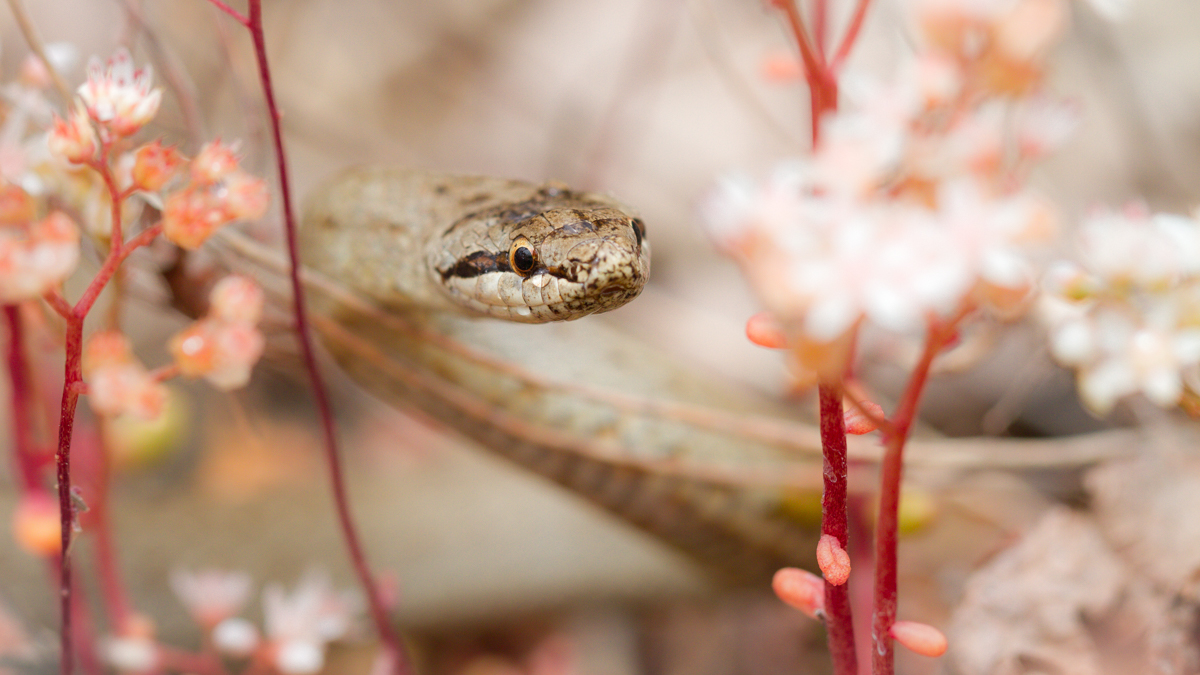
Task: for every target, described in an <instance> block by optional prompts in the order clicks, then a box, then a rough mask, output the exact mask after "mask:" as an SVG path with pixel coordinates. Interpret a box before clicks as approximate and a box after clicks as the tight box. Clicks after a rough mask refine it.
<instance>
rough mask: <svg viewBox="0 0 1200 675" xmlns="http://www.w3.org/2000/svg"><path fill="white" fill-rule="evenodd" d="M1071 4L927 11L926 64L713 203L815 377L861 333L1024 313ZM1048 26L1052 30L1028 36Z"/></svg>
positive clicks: (987, 4)
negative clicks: (1030, 171) (975, 313)
mask: <svg viewBox="0 0 1200 675" xmlns="http://www.w3.org/2000/svg"><path fill="white" fill-rule="evenodd" d="M1065 1H1066V0H1005V1H1004V2H999V1H990V0H984V1H983V2H972V3H966V2H960V1H953V2H952V1H950V0H926V1H924V2H920V3H916V5H915V6H914V11H915V13H916V16H915V22H914V23H915V24H916V25H918V26H919V27H920V28H921V32H922V35H921V37H922V39H923V41H924V43H925V46H926V49H925V50H924V51H923V52H922V53H920V54H918V55H917V56H916V57H914V58H913V60H912V61H911V62H909V63H908V64H906V65H904V66H902V67H901V69H900V74H899V77H898V78H897V80H896V81H895V82H894V83H892V84H890V85H888V86H883V85H880V84H877V83H872V82H866V81H853V80H851V79H849V78H846V81H845V84H844V86H843V88H842V96H841V103H842V109H841V110H840V111H838V112H837V113H836V114H833V115H829V116H827V117H826V118H825V119H824V120H823V123H822V136H821V141H820V143H819V145H818V147H817V148H816V149H815V150H814V153H813V154H812V156H811V157H808V158H805V159H801V160H794V161H791V162H787V163H784V164H782V165H780V166H779V167H778V168H776V169H775V171H774V172H773V173H772V174H771V175H770V176H769V177H768V178H767V179H766V180H765V181H761V182H760V181H755V180H752V179H749V178H746V177H744V176H734V177H730V178H727V179H725V180H724V181H722V182H721V183H720V184H719V185H718V186H717V188H716V189H715V190H714V192H713V193H712V194H711V195H710V196H709V198H708V199H707V200H706V201H705V203H704V205H703V207H702V209H703V214H702V215H703V216H704V217H705V221H706V223H707V225H708V229H709V231H710V233H711V234H712V236H713V238H714V239H715V240H716V242H717V243H718V245H719V246H721V247H722V248H723V249H724V250H725V251H726V252H727V253H728V254H730V255H731V256H732V257H733V258H735V259H736V260H737V261H738V262H739V263H740V264H741V266H742V268H743V272H744V273H745V275H746V277H747V279H748V280H749V281H750V284H751V286H752V287H753V288H754V290H755V291H756V293H757V294H758V296H759V298H760V299H761V300H762V302H763V303H764V305H765V307H766V309H767V310H768V311H769V312H770V313H771V314H772V315H773V316H774V317H775V318H776V320H777V321H778V323H779V324H780V325H781V326H782V327H783V328H784V330H785V331H786V333H787V334H788V335H789V336H790V337H791V338H792V341H793V344H792V346H793V348H794V353H795V354H797V355H798V356H799V358H800V360H801V361H802V363H801V365H802V366H803V367H805V368H806V369H807V370H808V371H811V373H814V374H817V375H819V374H821V372H823V370H824V369H828V370H830V373H831V374H836V373H838V372H840V371H841V369H842V368H844V359H842V358H831V356H832V357H836V356H838V355H846V354H848V353H849V350H848V349H846V348H845V347H844V345H846V344H848V343H849V342H850V341H851V339H852V335H853V334H854V331H855V329H856V328H857V327H858V326H859V325H860V324H861V323H862V322H863V321H868V322H870V323H873V324H875V325H877V326H880V327H882V328H884V329H886V330H890V331H897V332H902V333H919V332H920V331H922V330H923V329H924V328H925V326H926V325H927V322H928V321H929V320H930V319H935V318H939V317H941V318H947V317H949V316H952V315H954V314H955V313H957V312H961V311H965V310H967V309H970V308H975V307H984V308H989V309H992V310H994V311H997V312H999V313H1001V314H1004V315H1011V314H1015V313H1016V312H1018V311H1020V310H1022V309H1023V308H1024V307H1025V306H1026V304H1027V302H1028V300H1029V298H1030V297H1031V292H1032V290H1033V289H1034V288H1035V286H1036V278H1037V273H1036V266H1035V265H1034V264H1033V263H1034V256H1035V255H1036V254H1037V252H1038V249H1039V247H1040V245H1041V244H1043V243H1044V242H1046V241H1047V240H1048V239H1050V238H1051V237H1052V235H1053V233H1054V230H1055V220H1056V219H1055V216H1054V213H1053V211H1052V210H1051V208H1050V207H1049V206H1048V205H1047V204H1046V203H1045V202H1044V201H1043V200H1041V199H1040V198H1038V197H1037V196H1035V195H1033V194H1032V193H1030V192H1028V191H1025V190H1022V189H1021V187H1020V186H1021V184H1022V181H1021V178H1022V174H1023V172H1024V171H1025V167H1026V166H1027V164H1028V162H1029V161H1030V160H1032V159H1036V158H1038V157H1040V156H1041V155H1043V154H1044V153H1046V152H1048V151H1049V150H1051V149H1052V148H1054V147H1056V146H1057V145H1058V144H1060V143H1061V142H1062V141H1063V140H1064V139H1065V138H1066V137H1067V136H1068V134H1069V132H1070V130H1071V129H1072V127H1073V125H1074V119H1075V115H1074V112H1073V110H1072V109H1071V108H1070V107H1069V106H1065V105H1060V104H1056V103H1051V102H1049V101H1046V100H1043V99H1041V98H1037V97H1035V96H1033V95H1030V94H1029V92H1031V91H1033V90H1034V88H1035V85H1036V84H1037V83H1038V81H1039V80H1040V77H1041V74H1042V59H1043V56H1044V54H1045V52H1046V50H1047V49H1048V47H1049V45H1050V44H1051V41H1052V38H1054V37H1055V36H1056V35H1057V33H1058V32H1059V30H1060V28H1061V23H1062V20H1063V17H1062V16H1060V14H1063V13H1064V12H1065V10H1064V9H1063V7H1062V4H1063V3H1064V2H1065ZM1035 10H1037V11H1035ZM1035 18H1038V19H1039V20H1042V19H1045V20H1046V21H1047V22H1049V23H1046V24H1045V25H1042V24H1039V26H1040V27H1039V29H1038V30H1036V31H1029V32H1026V33H1021V31H1019V30H1018V28H1019V27H1021V26H1026V27H1027V26H1028V25H1029V24H1030V22H1031V21H1033V20H1034V19H1035ZM1051 19H1053V21H1051ZM1018 34H1019V35H1018ZM1018 37H1020V38H1021V40H1020V41H1018V39H1017V38H1018ZM1018 42H1020V43H1019V44H1018Z"/></svg>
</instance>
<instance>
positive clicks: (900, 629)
mask: <svg viewBox="0 0 1200 675" xmlns="http://www.w3.org/2000/svg"><path fill="white" fill-rule="evenodd" d="M889 632H890V633H891V635H892V638H893V639H894V640H895V641H896V642H898V643H900V644H901V645H903V646H904V647H906V648H907V649H908V650H909V651H912V652H914V653H916V654H920V655H922V656H941V655H942V654H945V653H946V647H947V643H946V636H945V635H944V634H943V633H942V631H940V630H938V629H936V628H934V627H933V626H930V625H929V624H927V623H917V622H916V621H897V622H896V623H894V624H892V628H891V630H890V631H889Z"/></svg>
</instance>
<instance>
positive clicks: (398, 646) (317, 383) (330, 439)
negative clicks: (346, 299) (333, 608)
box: [210, 0, 409, 675]
mask: <svg viewBox="0 0 1200 675" xmlns="http://www.w3.org/2000/svg"><path fill="white" fill-rule="evenodd" d="M210 1H211V2H213V3H214V4H215V5H217V6H218V7H222V8H223V9H224V11H226V12H229V13H231V14H232V10H229V9H227V8H225V7H224V6H223V5H222V3H221V2H220V1H219V0H210ZM244 25H245V26H246V27H247V29H249V31H250V36H251V39H252V40H253V41H254V53H255V56H256V58H257V61H258V73H259V78H260V82H261V85H262V91H263V98H264V99H265V101H266V105H267V110H268V112H269V115H270V122H271V135H272V140H273V141H274V145H275V162H276V166H277V168H278V171H279V192H280V200H281V201H282V210H283V221H284V234H285V237H286V239H287V249H288V257H289V258H290V260H291V269H290V270H289V278H290V280H291V287H292V299H293V311H294V314H295V317H296V337H297V339H298V340H299V343H300V351H301V354H302V357H303V360H304V365H305V369H306V370H307V371H308V375H309V379H310V381H311V382H312V393H313V398H314V400H315V402H316V406H317V413H318V415H319V416H320V418H321V428H322V430H323V433H324V441H325V457H326V460H327V461H328V464H329V479H330V482H331V484H332V487H333V496H334V503H335V506H336V508H337V514H338V521H339V522H340V524H341V529H342V533H343V535H344V536H345V537H346V546H347V548H349V550H350V551H349V552H350V560H351V563H352V564H353V565H354V570H355V572H356V574H357V575H358V578H359V583H360V584H361V585H362V587H363V592H364V594H365V595H366V596H367V602H368V604H369V605H370V609H371V617H372V619H373V620H374V623H375V629H376V631H377V632H378V633H379V637H380V639H381V640H382V641H383V644H384V647H385V649H386V650H387V651H388V652H389V654H390V657H391V658H390V661H391V666H392V671H393V672H394V673H395V674H396V675H401V674H402V673H407V672H408V671H409V659H408V656H407V654H406V653H405V650H404V645H403V644H402V643H401V642H400V639H399V637H398V636H397V635H396V633H395V631H394V630H393V629H392V626H391V622H390V621H389V620H388V615H387V608H386V607H385V606H384V602H383V597H382V593H381V592H380V590H379V587H378V584H377V583H376V581H375V579H374V576H373V575H372V573H371V570H370V568H369V567H368V566H367V559H366V554H365V552H364V550H363V546H362V543H361V541H360V540H359V536H358V530H357V527H356V526H355V523H354V519H353V517H352V516H351V514H350V504H349V498H348V495H347V494H346V483H345V477H344V476H343V470H342V463H341V457H340V455H339V452H338V445H337V433H336V430H335V426H334V419H333V408H332V406H331V405H330V403H329V395H328V392H327V391H326V388H325V384H324V381H323V378H322V376H321V371H320V369H319V368H318V367H317V358H316V349H315V348H314V347H313V339H312V335H311V330H310V328H309V319H308V310H307V307H306V306H305V292H304V285H303V283H301V280H300V250H299V244H298V242H297V237H296V219H295V213H294V210H293V208H292V196H291V185H290V181H289V180H288V164H287V156H286V152H285V150H284V145H283V131H282V129H281V128H280V124H279V119H280V114H279V106H278V105H277V104H276V102H275V89H274V86H273V85H272V83H271V69H270V66H269V65H268V62H267V45H266V33H265V32H264V30H263V23H262V2H261V0H250V4H249V17H248V20H247V21H246V22H245V24H244Z"/></svg>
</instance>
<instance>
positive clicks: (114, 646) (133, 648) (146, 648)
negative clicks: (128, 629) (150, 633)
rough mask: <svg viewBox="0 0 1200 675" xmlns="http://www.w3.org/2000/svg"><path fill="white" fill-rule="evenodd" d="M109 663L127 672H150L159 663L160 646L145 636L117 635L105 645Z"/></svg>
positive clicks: (105, 654) (105, 653)
mask: <svg viewBox="0 0 1200 675" xmlns="http://www.w3.org/2000/svg"><path fill="white" fill-rule="evenodd" d="M104 647H105V649H104V656H105V658H106V660H107V661H108V663H109V664H110V665H111V666H112V667H113V668H116V669H117V670H119V671H122V672H127V673H145V672H149V671H150V670H151V669H153V668H154V667H155V666H157V665H158V647H157V646H156V645H155V644H154V641H153V640H150V639H147V638H144V637H116V638H112V639H110V640H108V641H107V642H106V643H105V645H104Z"/></svg>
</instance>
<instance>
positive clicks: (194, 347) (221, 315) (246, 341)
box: [169, 275, 264, 390]
mask: <svg viewBox="0 0 1200 675" xmlns="http://www.w3.org/2000/svg"><path fill="white" fill-rule="evenodd" d="M262 310H263V292H262V289H261V288H260V287H259V286H258V285H257V284H256V283H254V281H252V280H251V279H249V278H247V277H242V276H237V275H231V276H228V277H225V278H224V279H222V280H221V281H220V282H218V283H217V285H216V286H215V287H214V288H213V291H212V295H211V297H210V310H209V315H208V316H207V317H205V318H203V319H200V320H199V321H197V322H195V323H193V324H192V325H191V326H190V327H188V328H187V329H185V330H184V331H183V332H181V333H179V334H177V335H175V337H173V338H171V341H170V344H169V348H170V350H171V354H172V355H173V356H174V357H175V363H176V365H178V366H179V370H180V372H181V373H182V374H183V375H185V376H188V377H203V378H205V379H207V380H208V381H209V382H211V383H212V384H213V386H215V387H217V388H219V389H225V390H229V389H236V388H238V387H241V386H244V385H245V384H246V382H248V381H249V379H250V371H251V369H252V368H253V367H254V364H255V363H256V362H257V361H258V359H259V357H260V356H262V352H263V345H264V339H263V335H262V333H261V332H260V331H259V330H258V328H257V326H256V324H257V323H258V320H259V318H260V317H261V316H262Z"/></svg>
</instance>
